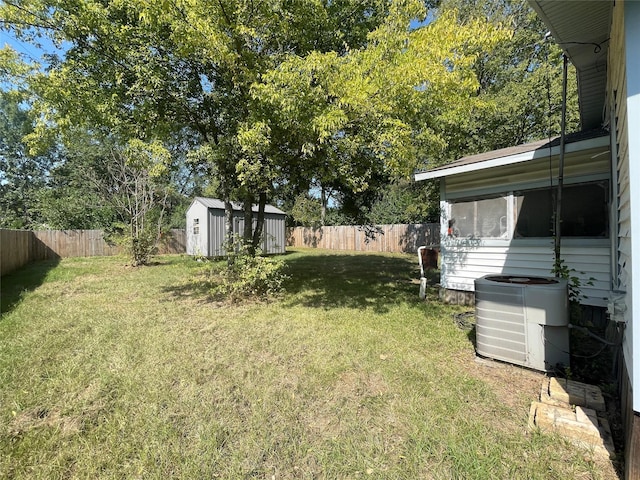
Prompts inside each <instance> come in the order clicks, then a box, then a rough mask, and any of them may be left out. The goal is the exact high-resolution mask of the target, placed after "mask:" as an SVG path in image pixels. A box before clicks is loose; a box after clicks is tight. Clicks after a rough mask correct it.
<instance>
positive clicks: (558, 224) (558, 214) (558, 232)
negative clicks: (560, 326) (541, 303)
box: [553, 54, 568, 277]
mask: <svg viewBox="0 0 640 480" xmlns="http://www.w3.org/2000/svg"><path fill="white" fill-rule="evenodd" d="M567 64H568V60H567V56H566V55H565V54H562V117H561V120H560V159H559V162H558V186H557V190H556V208H555V218H554V220H555V225H554V234H555V236H554V240H555V243H554V246H553V253H554V267H555V268H554V270H555V274H556V277H560V276H561V267H562V264H561V263H562V260H561V258H560V246H561V239H562V221H561V220H562V186H563V184H564V141H565V130H566V127H567Z"/></svg>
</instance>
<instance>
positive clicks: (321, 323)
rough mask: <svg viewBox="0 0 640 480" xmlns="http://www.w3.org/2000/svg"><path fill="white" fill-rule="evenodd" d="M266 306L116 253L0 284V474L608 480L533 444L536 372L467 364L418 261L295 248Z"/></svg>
mask: <svg viewBox="0 0 640 480" xmlns="http://www.w3.org/2000/svg"><path fill="white" fill-rule="evenodd" d="M282 260H283V261H285V262H287V264H288V265H289V267H288V268H289V274H290V275H291V279H290V280H289V281H288V282H287V292H286V294H284V295H283V297H282V298H281V299H279V300H277V301H272V302H270V303H262V304H253V305H248V306H247V305H245V306H242V305H238V306H233V307H230V306H223V305H220V304H215V303H212V302H209V301H207V298H206V296H205V294H204V293H203V291H202V289H201V286H200V284H199V283H198V282H197V281H194V280H193V279H194V278H196V279H197V278H198V275H199V274H200V272H201V270H202V265H201V264H199V263H198V262H195V261H193V260H191V259H189V258H186V257H180V256H166V257H159V258H158V259H157V262H156V264H154V265H152V266H150V267H144V268H130V267H128V266H126V260H125V259H123V258H118V257H107V258H77V259H65V260H62V261H60V262H59V263H56V264H47V263H39V264H33V265H30V266H28V267H26V268H24V269H22V270H21V271H19V272H17V273H16V274H13V275H9V276H6V277H3V278H2V296H3V298H2V302H3V310H4V313H3V316H2V319H1V320H0V452H1V454H0V478H15V479H20V478H28V479H58V478H87V479H93V478H145V479H147V478H149V479H167V478H184V479H204V478H206V479H212V478H224V479H252V478H259V479H262V478H264V479H274V478H275V479H288V478H296V479H311V478H329V479H333V478H340V479H342V478H384V479H387V478H388V479H418V478H442V479H449V478H460V479H517V478H521V479H534V478H539V479H549V478H558V479H571V478H576V479H588V478H616V476H615V472H614V470H613V468H612V467H611V465H610V464H609V463H608V462H602V461H599V460H594V459H592V458H591V456H590V455H588V454H586V453H585V451H583V450H579V449H576V448H575V447H573V446H571V445H570V444H568V443H566V442H563V441H562V440H560V439H558V438H555V437H553V436H547V435H540V434H536V433H534V434H530V433H527V431H526V425H527V415H528V411H529V404H530V402H531V401H532V400H534V399H535V398H536V396H537V394H538V392H539V389H540V382H541V378H542V377H541V375H540V374H537V373H534V372H530V371H527V370H523V369H520V368H517V367H513V366H507V365H497V366H495V365H494V366H487V365H484V364H480V363H477V362H476V361H475V359H474V350H473V345H472V343H471V342H470V340H469V338H468V332H465V331H463V330H460V329H459V328H458V327H457V326H456V325H455V322H454V321H453V320H452V314H453V313H455V312H459V311H461V310H460V309H459V308H455V307H450V306H445V305H442V304H440V303H438V301H437V300H436V296H435V293H434V292H430V298H429V301H428V302H421V301H420V300H419V299H418V285H416V284H415V283H412V279H415V278H417V276H418V268H417V259H416V258H415V257H414V256H413V255H411V256H408V255H384V254H349V253H335V252H326V251H312V250H295V251H294V252H293V253H289V254H288V255H286V256H284V257H282Z"/></svg>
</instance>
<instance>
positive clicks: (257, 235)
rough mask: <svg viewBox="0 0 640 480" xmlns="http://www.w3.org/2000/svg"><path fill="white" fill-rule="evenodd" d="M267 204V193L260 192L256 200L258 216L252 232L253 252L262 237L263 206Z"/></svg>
mask: <svg viewBox="0 0 640 480" xmlns="http://www.w3.org/2000/svg"><path fill="white" fill-rule="evenodd" d="M266 205H267V194H266V193H261V194H260V198H259V201H258V218H257V219H256V229H255V230H254V232H253V242H252V249H253V254H254V255H255V252H256V250H257V248H258V246H259V245H260V240H261V238H262V231H263V230H264V207H265V206H266Z"/></svg>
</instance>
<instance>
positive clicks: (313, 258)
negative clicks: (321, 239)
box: [285, 254, 437, 313]
mask: <svg viewBox="0 0 640 480" xmlns="http://www.w3.org/2000/svg"><path fill="white" fill-rule="evenodd" d="M287 265H288V267H289V268H288V274H289V275H290V279H289V281H288V282H287V283H286V285H285V288H286V291H287V293H288V296H287V300H286V301H285V302H286V303H288V304H290V305H303V306H307V307H314V308H324V309H331V308H341V307H347V308H373V309H374V310H375V311H376V312H378V313H385V312H387V311H388V310H389V305H390V304H392V303H399V302H415V303H418V302H419V301H420V300H419V297H418V293H419V289H420V285H419V283H416V280H417V279H419V276H420V273H419V267H418V263H417V261H413V259H412V258H408V257H407V258H403V257H394V256H385V255H366V254H365V255H344V254H330V255H304V256H299V257H295V258H290V259H288V260H287ZM432 275H434V276H435V275H436V273H432ZM436 278H437V276H436ZM433 282H434V280H433V279H430V281H429V283H430V284H433Z"/></svg>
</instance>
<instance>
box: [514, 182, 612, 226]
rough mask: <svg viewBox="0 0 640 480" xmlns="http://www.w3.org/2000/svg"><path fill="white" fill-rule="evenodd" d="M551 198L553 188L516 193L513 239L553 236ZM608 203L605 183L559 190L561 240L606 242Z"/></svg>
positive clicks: (553, 194)
mask: <svg viewBox="0 0 640 480" xmlns="http://www.w3.org/2000/svg"><path fill="white" fill-rule="evenodd" d="M555 196H556V190H555V188H554V189H551V188H545V189H539V190H529V191H525V192H519V193H517V194H516V215H517V220H516V225H515V230H514V234H513V236H514V237H516V238H518V237H525V238H526V237H551V236H553V227H554V225H553V223H554V219H553V207H554V205H555ZM608 201H609V191H608V184H607V183H606V182H598V183H588V184H581V185H569V186H565V187H564V188H563V189H562V212H561V214H562V221H561V230H560V231H561V233H562V236H563V237H589V238H608V237H609V207H608Z"/></svg>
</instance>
